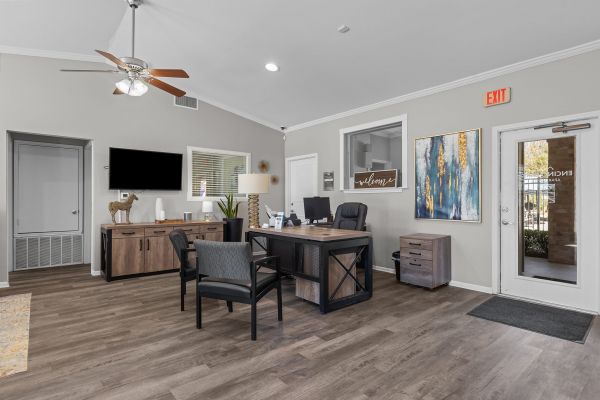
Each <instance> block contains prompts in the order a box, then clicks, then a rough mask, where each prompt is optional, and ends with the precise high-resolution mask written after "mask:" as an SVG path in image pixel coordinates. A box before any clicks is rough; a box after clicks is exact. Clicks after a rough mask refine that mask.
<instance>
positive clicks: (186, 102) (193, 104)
mask: <svg viewBox="0 0 600 400" xmlns="http://www.w3.org/2000/svg"><path fill="white" fill-rule="evenodd" d="M175 105H176V106H178V107H183V108H189V109H191V110H197V109H198V99H197V98H195V97H188V96H181V97H175Z"/></svg>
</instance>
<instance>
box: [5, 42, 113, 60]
mask: <svg viewBox="0 0 600 400" xmlns="http://www.w3.org/2000/svg"><path fill="white" fill-rule="evenodd" d="M2 53H3V54H16V55H19V56H30V57H45V58H56V59H59V60H72V61H87V62H100V63H101V62H103V61H104V58H102V57H100V56H98V55H94V54H79V53H69V52H64V51H53V50H40V49H29V48H25V47H11V46H0V54H2Z"/></svg>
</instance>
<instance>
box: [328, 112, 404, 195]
mask: <svg viewBox="0 0 600 400" xmlns="http://www.w3.org/2000/svg"><path fill="white" fill-rule="evenodd" d="M398 123H400V124H401V126H402V172H401V174H400V176H401V177H402V186H400V187H396V188H380V189H350V188H345V187H344V184H345V181H346V171H345V161H346V160H345V155H346V149H345V142H346V140H345V139H346V136H347V135H350V134H353V133H359V132H360V131H364V130H367V129H374V128H378V127H383V126H386V125H391V124H398ZM348 178H350V177H348ZM407 180H408V122H407V115H406V114H401V115H397V116H395V117H391V118H386V119H381V120H378V121H373V122H368V123H365V124H361V125H355V126H350V127H347V128H342V129H340V191H342V192H344V193H401V192H403V191H404V190H406V189H408V181H407Z"/></svg>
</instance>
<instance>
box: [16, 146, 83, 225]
mask: <svg viewBox="0 0 600 400" xmlns="http://www.w3.org/2000/svg"><path fill="white" fill-rule="evenodd" d="M14 155H15V181H14V185H15V189H14V202H15V204H14V210H15V220H14V223H15V229H14V232H15V234H31V233H47V232H71V233H74V232H81V228H82V219H81V212H80V210H81V207H82V200H83V176H82V169H83V149H82V148H81V147H77V146H69V145H55V144H46V143H35V142H21V141H16V142H15V151H14Z"/></svg>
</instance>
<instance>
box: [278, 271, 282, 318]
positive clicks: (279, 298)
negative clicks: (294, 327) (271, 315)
mask: <svg viewBox="0 0 600 400" xmlns="http://www.w3.org/2000/svg"><path fill="white" fill-rule="evenodd" d="M281 303H282V302H281V279H279V282H277V321H283V305H282V304H281Z"/></svg>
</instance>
